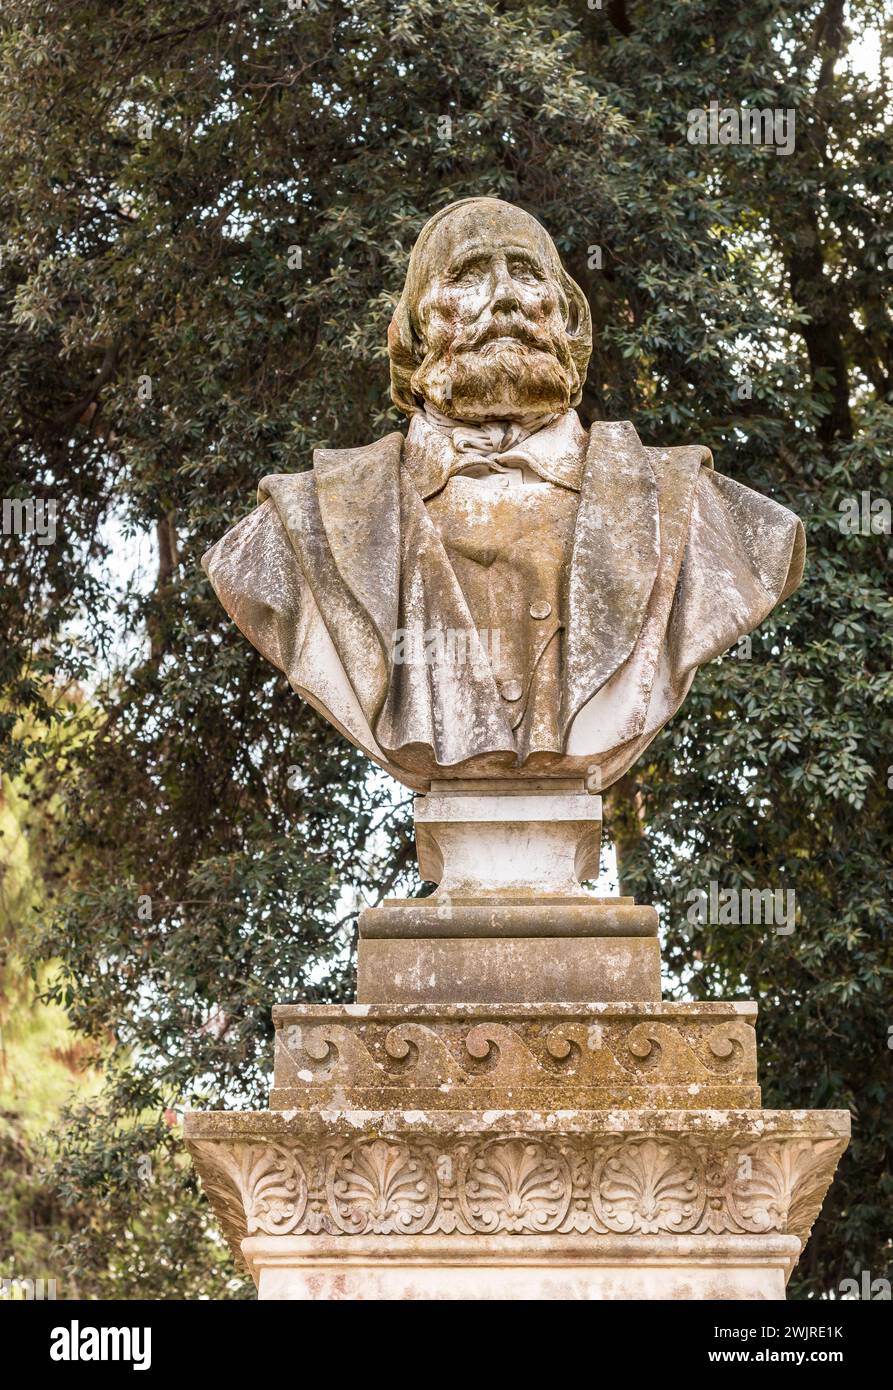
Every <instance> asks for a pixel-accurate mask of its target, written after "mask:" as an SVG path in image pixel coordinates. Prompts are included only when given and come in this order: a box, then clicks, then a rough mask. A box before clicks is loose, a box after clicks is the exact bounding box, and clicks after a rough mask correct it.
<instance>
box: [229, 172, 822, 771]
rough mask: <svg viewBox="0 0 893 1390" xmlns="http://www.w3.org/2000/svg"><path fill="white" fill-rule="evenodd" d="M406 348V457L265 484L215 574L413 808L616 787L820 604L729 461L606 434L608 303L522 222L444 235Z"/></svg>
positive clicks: (492, 216)
mask: <svg viewBox="0 0 893 1390" xmlns="http://www.w3.org/2000/svg"><path fill="white" fill-rule="evenodd" d="M388 343H389V352H390V358H391V371H392V389H393V395H394V400H395V401H396V402H397V404H398V405H399V407H400V408H401V409H402V410H404V411H405V412H406V413H407V415H409V417H410V423H409V428H408V431H407V434H406V437H405V438H404V436H403V435H402V434H399V433H397V432H394V433H392V434H389V435H387V436H386V437H385V438H383V439H381V440H378V441H377V442H376V443H374V444H371V445H368V446H365V447H363V448H359V449H335V450H327V449H319V450H317V451H316V453H315V455H314V463H313V469H312V470H311V471H309V472H303V473H294V474H286V475H279V476H274V477H269V478H266V479H264V480H263V482H262V483H261V486H260V490H259V495H258V500H259V503H260V505H259V507H258V508H257V510H256V511H255V512H254V513H253V515H251V516H248V517H246V518H245V520H243V521H242V522H240V523H239V524H238V525H237V526H235V527H234V528H233V529H232V530H231V531H230V532H229V533H228V534H227V535H226V536H224V537H223V538H222V539H221V540H220V541H218V543H217V544H216V545H215V546H213V547H212V549H211V550H209V551H208V553H207V555H206V556H205V558H204V565H205V568H206V570H207V573H208V575H209V577H210V579H211V582H212V584H213V585H214V588H215V590H216V592H217V594H218V596H219V598H220V600H221V602H222V603H223V604H224V606H225V608H226V609H227V611H228V612H229V613H230V614H231V616H232V617H233V619H234V621H235V622H236V623H238V625H239V627H240V628H241V629H242V631H243V632H244V633H245V634H246V636H247V637H248V638H249V639H250V640H251V641H252V642H253V643H254V644H255V646H256V647H257V648H258V650H259V651H261V652H262V653H263V654H264V656H266V657H267V658H268V659H269V660H270V661H271V662H273V663H274V664H275V665H276V666H277V667H278V668H279V669H280V670H281V671H283V672H285V674H286V675H287V677H288V679H289V681H290V682H291V684H292V686H293V687H294V689H295V690H296V691H298V692H299V693H300V694H301V695H303V696H305V697H306V698H307V699H308V700H310V702H311V703H312V704H313V705H314V706H315V708H316V709H318V710H320V711H321V712H322V713H323V714H324V715H325V716H326V717H327V718H328V719H329V720H330V722H331V723H332V724H334V725H335V727H336V728H338V729H339V730H340V731H341V732H342V733H343V734H345V735H346V736H347V737H348V738H349V739H351V740H352V741H353V742H354V743H355V744H356V745H357V746H358V747H359V748H361V749H362V750H363V751H364V752H366V753H367V754H368V756H369V757H371V758H373V759H374V760H375V761H376V762H378V763H379V764H380V765H381V766H382V767H384V768H386V769H387V770H388V771H389V772H390V773H392V775H393V776H395V777H396V778H398V779H399V780H400V781H402V782H404V783H405V784H406V785H407V786H410V787H413V788H415V789H417V790H426V789H427V788H428V787H429V786H430V785H431V783H432V781H437V780H443V779H444V778H447V779H448V778H450V777H456V778H457V779H464V780H468V779H471V778H475V777H483V778H490V777H502V778H509V779H513V780H518V779H527V778H530V779H543V778H558V779H561V778H568V777H575V776H576V777H583V778H586V779H587V787H588V788H589V789H590V790H596V791H598V790H602V789H604V788H605V787H607V786H609V785H610V784H611V783H612V782H614V781H615V780H616V779H617V778H618V777H620V776H622V775H623V773H624V771H625V770H626V769H627V768H628V767H629V766H630V765H631V763H632V762H634V761H635V759H636V758H637V757H638V756H639V754H640V753H641V752H642V751H643V750H644V749H645V748H646V747H647V746H648V744H649V743H650V742H651V740H652V739H653V738H654V737H655V735H656V734H657V733H658V731H659V730H660V729H661V728H662V726H663V725H664V724H665V723H666V721H667V720H668V719H669V718H670V717H671V716H672V715H673V714H674V713H675V711H676V710H677V709H678V708H679V706H680V705H681V703H682V701H683V700H684V699H685V696H686V695H687V693H688V690H689V687H690V685H691V681H692V679H693V677H694V674H695V671H696V670H697V668H698V666H700V665H701V664H703V663H704V662H706V661H710V660H712V659H713V658H714V657H715V656H718V655H719V654H720V653H721V652H723V651H725V650H726V649H727V648H728V647H729V646H731V645H732V643H733V642H735V641H736V640H737V639H738V638H739V637H740V636H741V635H742V634H743V633H746V632H749V631H750V630H751V629H752V628H754V627H756V626H757V625H758V624H759V623H760V622H762V620H763V619H764V618H765V617H766V616H767V615H768V614H769V613H770V612H771V611H772V609H773V608H774V607H775V605H776V604H778V603H780V602H781V601H782V600H783V599H784V598H785V597H787V595H788V594H789V593H791V592H792V590H793V589H795V588H796V586H797V585H798V584H799V582H800V577H801V574H802V568H803V554H804V541H803V528H802V526H801V525H800V522H799V521H798V520H797V518H796V517H795V516H794V515H793V514H792V513H791V512H789V511H788V510H787V509H786V508H785V507H782V506H780V505H779V504H778V503H776V502H774V501H772V500H770V499H769V498H766V497H762V496H760V495H759V494H758V493H756V492H753V491H752V490H751V489H750V488H747V487H744V486H743V485H742V484H740V483H738V482H735V481H733V480H732V479H730V478H726V477H723V476H722V475H721V474H718V473H715V472H714V470H713V467H712V459H711V456H710V452H709V450H708V449H706V448H702V447H699V446H684V447H677V448H669V449H661V448H648V447H645V446H644V445H643V444H642V442H641V441H640V439H639V437H638V435H637V433H636V431H635V429H634V427H633V425H632V424H631V423H630V422H628V421H621V422H613V421H599V422H596V423H595V424H593V425H592V426H591V428H590V429H588V430H587V429H584V427H583V425H582V423H581V421H580V419H579V417H578V415H577V413H576V410H575V409H574V406H575V404H576V403H577V402H578V401H579V399H580V394H581V382H582V377H583V376H584V375H585V371H586V363H587V361H588V357H589V353H590V348H591V324H590V316H589V309H588V305H587V301H586V297H585V295H583V294H582V292H581V291H580V289H579V287H578V286H577V285H576V284H575V283H574V281H573V280H572V279H571V278H570V276H569V275H568V274H567V272H566V271H565V269H564V267H563V266H562V264H561V261H560V258H559V255H558V251H557V249H556V247H555V244H554V242H553V241H552V239H551V237H549V236H548V234H547V233H546V232H545V230H544V229H543V228H542V227H541V226H540V225H539V224H538V223H537V222H536V221H535V219H534V218H532V217H530V216H529V215H528V214H527V213H526V212H523V211H522V210H521V209H519V208H515V207H512V206H510V205H509V204H507V203H504V202H501V201H499V200H498V199H493V198H475V199H463V200H462V201H461V202H459V203H456V204H454V205H453V206H451V207H449V208H444V209H441V211H439V212H437V213H435V215H434V216H433V217H432V218H431V219H430V221H429V222H428V224H427V225H426V226H425V227H424V228H423V230H422V232H421V234H420V236H419V238H418V241H417V243H416V246H415V247H414V249H413V252H412V256H411V258H410V264H409V269H408V272H407V278H406V284H405V286H404V290H403V295H402V297H401V299H400V303H399V305H398V308H397V310H396V312H395V314H394V319H393V322H392V324H391V327H390V330H389V334H388ZM593 775H595V777H596V779H597V784H596V785H595V786H594V787H592V785H591V777H592V776H593Z"/></svg>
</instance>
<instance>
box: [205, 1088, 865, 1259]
mask: <svg viewBox="0 0 893 1390" xmlns="http://www.w3.org/2000/svg"><path fill="white" fill-rule="evenodd" d="M218 1118H219V1119H221V1120H224V1121H225V1120H226V1119H227V1118H229V1119H231V1120H232V1121H233V1122H234V1123H232V1124H231V1125H230V1126H226V1125H225V1124H224V1125H223V1128H224V1129H226V1128H229V1129H230V1130H231V1133H230V1135H229V1136H227V1135H226V1134H224V1133H220V1128H221V1126H215V1125H214V1124H213V1123H211V1124H209V1122H213V1121H214V1120H215V1119H218ZM239 1121H242V1122H243V1123H241V1124H240V1123H239ZM244 1122H247V1123H244ZM209 1130H211V1131H214V1130H216V1131H217V1132H216V1133H212V1134H209ZM848 1132H849V1117H848V1116H847V1115H846V1114H845V1112H833V1111H832V1112H828V1113H827V1114H821V1115H814V1114H807V1113H806V1112H772V1111H750V1112H747V1111H738V1112H717V1111H700V1112H683V1111H675V1112H672V1111H668V1112H640V1113H637V1112H613V1113H611V1112H579V1111H576V1112H564V1113H563V1114H559V1115H556V1116H549V1117H546V1116H543V1115H536V1114H527V1115H519V1114H518V1113H517V1112H515V1113H511V1114H510V1113H506V1114H504V1115H502V1116H500V1115H498V1114H495V1115H486V1114H484V1115H481V1114H456V1113H455V1112H452V1113H450V1112H440V1113H439V1114H436V1113H432V1114H429V1115H419V1114H418V1113H415V1112H403V1113H402V1114H393V1113H392V1114H378V1115H369V1114H348V1113H344V1112H334V1113H329V1114H324V1115H322V1116H313V1117H310V1116H307V1117H302V1116H301V1115H300V1114H297V1115H282V1114H281V1113H280V1114H276V1113H275V1112H271V1113H266V1114H263V1115H250V1114H249V1115H243V1116H239V1117H236V1116H231V1117H216V1116H213V1115H211V1116H200V1115H192V1116H190V1117H189V1123H188V1126H187V1136H188V1142H189V1147H190V1151H191V1153H192V1155H193V1158H194V1160H195V1163H196V1165H197V1167H198V1170H199V1172H200V1174H201V1177H202V1181H203V1183H204V1186H205V1189H206V1191H207V1192H208V1195H209V1197H210V1199H211V1201H212V1203H213V1205H214V1208H215V1211H216V1212H217V1215H218V1217H219V1218H220V1219H221V1221H222V1222H223V1224H224V1227H225V1230H226V1234H227V1237H228V1239H229V1240H230V1242H231V1244H232V1246H233V1249H234V1251H235V1250H238V1248H239V1246H240V1243H241V1241H242V1239H243V1238H244V1237H245V1236H246V1235H247V1236H254V1235H279V1234H282V1235H293V1236H298V1235H300V1236H306V1237H308V1238H310V1239H312V1238H313V1237H314V1236H316V1235H325V1236H338V1237H342V1236H343V1237H350V1236H354V1235H356V1236H369V1235H377V1236H389V1235H398V1234H399V1235H404V1236H407V1235H412V1236H428V1235H449V1234H452V1233H459V1234H462V1235H464V1236H480V1237H487V1236H493V1235H509V1236H511V1235H514V1234H518V1235H535V1234H541V1235H549V1234H568V1233H577V1234H594V1235H609V1234H618V1235H642V1236H658V1235H672V1236H679V1235H687V1236H698V1235H705V1234H712V1235H722V1234H726V1233H727V1234H732V1235H764V1234H773V1233H775V1234H781V1235H796V1236H797V1238H798V1239H799V1240H800V1241H801V1243H803V1242H805V1241H806V1239H807V1237H808V1235H809V1231H810V1228H811V1226H812V1223H813V1221H814V1220H815V1217H816V1215H817V1214H818V1211H819V1209H820V1206H821V1202H822V1199H823V1197H824V1195H825V1192H826V1191H827V1188H828V1186H829V1184H830V1182H831V1179H832V1176H833V1173H834V1170H835V1168H836V1166H837V1161H838V1158H839V1157H840V1154H841V1153H842V1151H843V1149H844V1148H845V1147H846V1142H847V1135H848Z"/></svg>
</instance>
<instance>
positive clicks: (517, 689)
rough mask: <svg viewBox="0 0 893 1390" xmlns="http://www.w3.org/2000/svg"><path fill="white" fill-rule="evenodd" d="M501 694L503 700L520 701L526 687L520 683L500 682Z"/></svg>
mask: <svg viewBox="0 0 893 1390" xmlns="http://www.w3.org/2000/svg"><path fill="white" fill-rule="evenodd" d="M499 693H500V695H501V696H502V698H503V700H520V698H521V696H522V695H523V694H524V687H523V685H522V684H521V682H520V681H500V683H499Z"/></svg>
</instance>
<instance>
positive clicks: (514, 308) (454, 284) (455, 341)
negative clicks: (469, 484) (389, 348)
mask: <svg viewBox="0 0 893 1390" xmlns="http://www.w3.org/2000/svg"><path fill="white" fill-rule="evenodd" d="M488 232H489V229H482V228H481V226H480V221H479V219H476V218H475V217H473V216H467V217H463V216H460V215H457V216H455V217H453V218H451V219H448V220H447V222H446V223H445V224H444V225H443V226H442V227H440V228H438V229H437V230H436V231H435V234H434V237H433V238H432V245H431V246H430V247H429V248H428V250H427V254H426V262H427V264H428V266H430V275H429V278H428V281H427V284H426V288H425V290H424V292H423V294H422V296H421V298H420V300H419V303H418V307H417V310H416V318H417V322H418V328H419V332H420V336H421V339H422V344H423V349H424V354H425V355H424V360H423V361H422V363H421V365H420V366H419V367H418V368H417V370H416V371H415V373H414V374H413V377H412V383H411V384H412V390H413V393H414V394H415V395H416V396H420V397H421V398H422V399H423V400H425V401H427V402H429V403H430V404H431V405H432V406H434V408H435V409H436V410H439V411H441V412H442V413H443V414H444V415H449V416H452V417H454V418H456V419H461V420H486V419H500V420H505V419H520V418H523V417H524V416H525V415H526V416H532V415H539V414H543V413H545V412H552V411H564V410H567V408H568V406H569V405H570V401H571V397H572V396H573V394H574V392H575V391H576V390H577V388H578V386H579V377H578V374H577V370H576V367H575V365H574V362H573V360H572V357H571V353H570V347H569V344H568V339H567V332H566V323H567V314H568V305H567V300H566V298H565V295H564V292H563V290H562V289H561V286H560V283H559V281H558V278H557V275H556V272H555V269H554V267H553V265H552V263H551V261H552V257H551V254H550V247H549V243H548V239H547V238H546V235H545V233H544V232H543V231H542V229H541V228H540V227H538V226H537V224H536V223H534V222H533V220H532V219H531V218H528V217H524V216H523V214H520V213H518V214H517V215H516V216H514V217H510V218H509V217H506V218H504V219H501V224H500V226H499V230H498V234H497V235H492V234H488Z"/></svg>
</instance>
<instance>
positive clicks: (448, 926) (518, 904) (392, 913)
mask: <svg viewBox="0 0 893 1390" xmlns="http://www.w3.org/2000/svg"><path fill="white" fill-rule="evenodd" d="M359 927H360V936H361V937H365V938H366V939H367V940H370V941H371V940H373V939H375V938H378V937H382V938H391V937H413V938H417V937H424V936H536V937H540V938H548V937H550V936H657V913H656V912H655V910H654V908H653V907H647V906H644V905H643V904H641V903H634V902H633V900H632V898H596V897H588V896H587V897H582V896H579V897H574V898H553V899H550V898H548V897H546V896H545V895H543V897H542V898H537V899H536V901H531V900H530V898H528V899H527V900H526V901H519V900H517V899H515V898H514V897H511V896H508V895H500V894H497V893H492V892H491V893H488V894H486V895H483V896H480V897H477V898H465V897H455V896H450V897H448V898H444V897H443V896H442V895H441V893H440V892H439V891H438V892H436V893H432V894H431V896H430V897H427V898H386V899H385V901H384V903H383V904H382V906H381V907H370V908H366V909H365V911H363V912H361V913H360V921H359ZM542 949H543V951H544V952H546V951H548V950H549V947H548V945H547V944H546V942H545V940H544V941H543V945H542Z"/></svg>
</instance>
